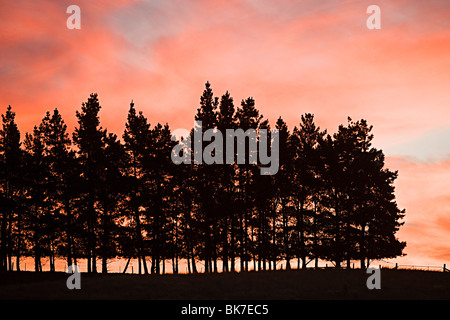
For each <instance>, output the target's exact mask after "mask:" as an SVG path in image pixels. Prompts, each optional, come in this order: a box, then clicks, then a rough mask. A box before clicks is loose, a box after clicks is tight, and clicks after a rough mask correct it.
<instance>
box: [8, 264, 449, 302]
mask: <svg viewBox="0 0 450 320" xmlns="http://www.w3.org/2000/svg"><path fill="white" fill-rule="evenodd" d="M369 276H370V275H369V274H366V273H365V272H364V271H361V270H331V269H330V270H292V271H266V272H245V273H228V274H197V275H159V276H158V275H130V274H125V275H124V274H107V275H102V274H96V275H93V274H85V273H82V274H81V290H69V289H67V287H66V280H67V277H68V275H67V274H65V273H59V272H57V273H50V272H43V273H34V272H6V273H0V299H164V300H169V299H170V300H172V299H177V300H186V299H199V300H209V299H219V300H222V299H227V300H228V299H230V300H239V299H263V300H264V299H274V300H297V299H450V273H448V272H447V273H443V272H431V271H412V270H388V269H384V270H381V289H380V290H369V289H368V288H367V286H366V281H367V278H368V277H369Z"/></svg>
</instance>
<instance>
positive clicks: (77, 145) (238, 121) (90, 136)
mask: <svg viewBox="0 0 450 320" xmlns="http://www.w3.org/2000/svg"><path fill="white" fill-rule="evenodd" d="M100 109H101V107H100V104H99V101H98V96H97V94H95V93H93V94H91V95H90V96H89V98H88V100H87V101H86V102H85V103H83V104H82V106H81V110H80V111H76V114H75V115H76V117H77V119H78V126H77V127H76V128H75V130H74V132H73V134H72V138H73V139H72V141H71V139H70V138H69V133H68V132H67V126H66V125H65V122H64V120H63V119H62V116H61V114H60V113H59V111H58V109H54V110H53V112H52V113H50V112H47V113H46V114H45V116H44V118H43V119H42V121H41V123H40V124H39V125H38V126H35V127H34V129H33V131H32V132H31V133H27V134H26V135H25V139H24V141H23V144H22V143H21V141H20V132H19V129H18V126H17V124H16V122H15V113H14V112H13V111H12V108H11V107H10V106H9V107H8V108H7V109H6V112H5V114H3V115H2V127H1V129H0V205H1V206H0V224H1V225H0V270H1V271H6V270H12V269H13V258H14V257H15V258H16V268H17V270H20V259H21V257H22V256H24V255H26V256H31V257H33V258H34V269H35V271H42V259H43V258H48V259H49V262H50V263H49V265H50V271H55V270H56V263H55V261H56V259H57V258H59V257H64V258H65V260H66V263H67V265H72V264H77V260H78V259H81V258H86V260H87V271H88V272H97V260H98V259H99V258H101V268H102V272H103V273H106V272H108V259H111V258H115V257H120V258H124V259H126V261H127V264H126V266H125V268H124V270H123V272H126V271H127V268H128V266H129V262H130V260H131V259H132V258H137V260H138V273H139V274H142V273H145V274H147V273H149V272H151V273H155V274H161V273H165V272H166V267H165V266H166V261H171V263H172V271H173V272H174V273H178V272H179V262H180V261H181V259H185V260H186V262H187V270H188V272H189V273H197V272H198V266H197V263H198V262H199V261H203V262H204V272H218V271H219V263H220V262H222V272H229V271H231V272H234V271H236V270H237V268H238V267H237V259H239V264H240V265H239V269H240V270H241V271H247V270H250V269H251V266H250V264H251V263H252V262H253V269H255V270H267V269H269V270H271V269H277V264H278V262H279V261H280V260H284V262H283V263H284V265H285V268H286V269H290V268H292V260H293V259H297V265H298V267H299V268H300V267H301V268H306V267H307V265H308V264H309V263H310V262H312V261H314V267H316V268H317V267H319V261H320V260H323V261H331V262H332V263H333V264H334V265H335V267H336V268H342V267H347V268H350V267H351V265H352V262H354V261H359V262H360V265H361V268H365V267H366V266H367V265H368V264H369V263H370V260H373V259H382V258H393V257H397V256H400V255H402V254H403V249H404V248H405V246H406V243H405V242H402V241H400V240H398V239H397V238H396V233H397V231H398V230H399V228H400V227H401V226H402V224H403V222H402V218H403V217H404V215H405V211H404V210H401V209H399V208H398V205H397V203H396V200H395V188H394V182H395V180H396V179H397V177H398V172H397V171H391V170H389V169H388V168H386V167H385V156H384V154H383V152H382V150H378V149H376V148H374V147H373V146H372V141H373V138H374V136H373V133H372V126H370V125H369V124H368V123H367V121H366V120H364V119H362V120H359V121H353V120H352V119H350V118H349V119H348V122H347V124H346V125H340V126H339V127H338V131H337V132H336V133H335V134H333V135H330V134H327V132H326V131H325V130H321V129H320V128H319V127H318V126H317V125H316V124H315V119H314V115H312V114H309V113H306V114H304V115H301V117H300V122H299V124H298V125H297V126H295V127H294V128H293V130H292V131H290V130H289V128H288V126H287V123H286V122H285V121H284V120H283V119H282V118H281V117H280V118H278V120H277V121H276V122H275V124H274V126H273V127H274V128H275V129H277V130H278V133H277V134H278V137H279V147H280V148H279V170H278V172H277V174H275V175H262V174H261V169H262V168H264V165H265V164H264V163H263V162H264V161H261V155H262V154H263V153H262V152H261V149H260V147H261V146H264V148H265V149H267V151H268V152H272V150H271V146H272V144H271V142H270V140H271V138H272V134H273V133H272V132H271V131H270V128H271V126H270V123H269V121H268V120H267V119H264V117H263V116H262V115H261V114H260V112H259V110H258V109H257V108H256V103H255V100H254V99H253V98H251V97H250V98H246V99H243V100H242V101H241V103H240V106H239V107H237V108H236V107H235V105H234V100H233V98H232V96H231V94H230V93H229V92H228V91H227V92H225V93H224V94H223V95H222V96H221V97H220V99H219V97H215V96H214V93H213V90H212V88H211V84H210V83H209V82H207V83H206V84H205V88H204V91H203V94H202V95H201V97H200V105H199V108H198V109H197V112H196V114H195V117H194V119H195V120H196V121H201V126H198V127H194V128H192V129H191V131H190V135H189V136H188V137H184V138H180V137H178V138H177V139H179V141H174V140H176V139H173V137H172V132H171V129H170V127H169V125H168V124H166V125H161V124H160V123H157V124H156V125H155V126H153V127H151V125H150V123H149V121H148V120H147V118H146V117H145V116H144V115H143V113H142V112H137V111H136V109H135V107H134V103H133V102H131V104H130V108H129V111H128V116H127V119H126V124H125V130H124V132H123V135H122V136H121V139H120V138H119V137H118V136H117V135H116V134H114V133H108V132H107V130H106V129H103V128H102V127H101V126H100V118H99V112H100ZM208 129H214V130H216V131H212V132H213V134H212V135H210V136H208V137H207V138H206V139H205V141H202V140H201V141H195V139H194V138H197V137H198V135H199V134H201V135H202V137H203V138H204V134H205V132H207V130H208ZM227 130H228V131H227ZM230 130H231V131H230ZM252 130H255V131H254V132H255V133H261V132H263V131H262V130H267V131H268V132H269V139H267V141H266V143H267V145H263V143H264V141H265V140H263V139H262V138H261V136H260V135H259V136H258V135H257V134H253V131H252ZM208 132H209V133H211V132H210V131H208ZM218 133H222V134H223V135H224V136H222V137H219V135H218ZM232 133H234V136H231V134H232ZM240 134H242V135H241V136H239V135H240ZM242 137H245V138H244V139H242ZM220 138H222V139H220ZM228 138H230V139H233V146H234V147H233V148H234V149H232V148H231V145H228V144H227V143H226V141H227V139H228ZM189 139H190V140H189ZM208 139H210V140H211V141H209V143H207V142H208V141H206V140H208ZM216 139H219V140H217V141H216ZM181 141H183V142H186V143H188V142H191V143H192V144H191V146H192V148H191V149H190V152H191V154H186V159H193V160H194V161H193V163H192V164H190V165H188V164H186V163H184V162H183V163H181V164H175V163H173V162H172V161H171V154H172V152H173V150H174V146H175V145H176V144H177V142H181ZM230 141H231V140H230ZM205 142H206V143H205ZM220 143H223V146H224V147H225V150H224V153H223V154H221V153H219V149H218V147H217V146H219V145H220ZM255 146H259V148H255ZM186 152H188V151H186ZM244 155H245V157H244ZM231 156H232V157H233V158H232V159H233V161H230V159H231ZM205 159H207V160H208V159H209V160H211V159H213V160H214V161H215V163H213V164H209V163H206V162H205V161H204V160H205ZM209 160H208V161H209ZM150 258H151V267H150V270H149V268H148V266H147V259H150Z"/></svg>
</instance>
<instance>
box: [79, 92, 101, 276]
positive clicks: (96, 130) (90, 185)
mask: <svg viewBox="0 0 450 320" xmlns="http://www.w3.org/2000/svg"><path fill="white" fill-rule="evenodd" d="M100 109H101V106H100V104H99V101H98V96H97V94H96V93H93V94H91V95H90V97H89V98H88V100H87V102H85V103H83V104H82V107H81V112H80V111H77V112H76V116H77V118H78V125H79V126H78V127H77V128H75V131H74V133H73V141H74V143H75V144H76V146H77V147H78V154H79V157H80V161H81V165H82V168H83V180H84V181H83V185H84V190H83V195H82V198H83V202H84V209H83V211H84V212H83V216H84V219H85V221H86V225H87V228H86V229H87V230H86V240H87V241H86V249H85V254H86V256H87V263H88V268H87V269H88V272H94V273H96V272H97V264H96V260H97V236H98V235H97V231H98V212H97V209H96V207H97V202H98V200H99V199H98V198H99V192H100V191H99V190H101V188H102V186H101V185H100V183H99V182H100V179H98V178H99V177H101V176H102V172H103V170H104V161H103V150H104V137H105V135H106V131H105V130H103V129H102V127H100V119H99V115H98V113H99V111H100Z"/></svg>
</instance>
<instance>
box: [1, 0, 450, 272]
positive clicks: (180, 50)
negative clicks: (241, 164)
mask: <svg viewBox="0 0 450 320" xmlns="http://www.w3.org/2000/svg"><path fill="white" fill-rule="evenodd" d="M374 3H375V4H377V5H378V6H379V7H380V8H381V26H382V27H381V30H368V29H367V27H366V20H367V17H368V14H367V13H366V9H367V7H368V5H370V4H372V2H367V1H344V0H342V1H331V0H327V1H314V0H306V1H294V0H292V1H291V0H281V1H270V0H231V1H224V0H223V1H221V0H213V1H211V0H192V1H185V0H151V1H139V0H130V1H127V0H121V1H114V4H112V2H111V1H106V0H96V1H92V0H90V1H86V0H80V1H77V3H76V4H77V5H78V6H79V7H80V8H81V29H80V30H69V29H68V28H67V27H66V20H67V18H68V17H69V14H67V13H66V9H67V7H68V6H69V5H71V4H74V3H73V1H66V0H64V1H32V0H19V1H4V0H1V1H0V7H1V10H0V83H1V86H0V108H1V110H0V113H4V111H5V110H6V107H7V106H8V105H11V106H12V108H13V110H14V111H15V112H16V121H17V123H18V125H19V129H20V131H21V135H22V138H23V137H24V136H25V133H26V132H30V131H31V130H32V129H33V126H34V125H38V124H39V122H40V121H41V120H42V118H43V117H44V115H45V112H46V111H47V110H53V109H54V108H56V107H57V108H58V109H59V110H60V112H61V114H62V116H63V118H64V121H65V122H66V124H67V125H68V128H69V131H70V132H72V130H73V129H74V127H75V125H76V117H75V111H76V110H79V109H80V106H81V103H82V102H84V101H86V99H87V98H88V97H89V94H90V93H92V92H96V93H98V96H99V100H100V104H101V106H102V110H101V112H100V116H101V125H102V127H104V128H107V129H108V131H110V132H114V133H116V134H118V135H119V136H121V135H122V133H123V130H124V125H125V122H126V116H127V112H128V110H129V104H130V101H131V100H132V99H133V101H134V103H135V104H136V108H137V110H142V111H143V113H144V114H145V116H146V117H147V118H148V119H149V121H150V122H151V124H152V125H155V124H156V123H158V122H160V123H163V124H165V123H168V124H169V125H170V128H171V129H172V130H175V129H177V128H191V127H192V125H193V122H194V114H195V112H196V109H197V108H198V105H199V98H200V95H201V93H202V90H203V87H204V84H205V82H206V81H209V82H210V83H211V85H212V89H213V91H214V93H215V95H216V96H220V95H222V94H223V93H225V92H226V91H227V90H228V91H229V92H230V94H231V96H232V97H233V98H234V101H235V102H237V103H236V104H238V102H240V101H241V100H242V99H245V98H247V97H249V96H251V97H253V98H254V99H255V101H256V107H257V108H258V109H259V110H260V112H261V113H262V114H263V115H264V117H265V118H268V119H269V120H270V123H271V125H274V123H275V121H276V119H277V118H278V117H279V116H281V117H282V118H283V119H284V120H285V121H286V122H287V124H288V125H289V129H290V130H292V129H293V128H294V126H296V125H298V123H299V121H300V115H301V114H304V113H306V112H309V113H313V114H314V115H315V119H316V121H317V123H318V125H320V127H321V128H322V129H327V130H328V132H329V133H332V132H335V131H336V130H337V127H338V125H339V124H341V123H344V124H345V123H346V122H347V117H348V116H350V117H351V118H352V119H355V120H357V119H361V118H363V119H366V120H367V121H368V123H369V124H371V125H373V126H374V135H375V139H374V146H375V147H377V148H380V149H382V150H383V151H384V152H385V155H386V163H387V167H388V168H389V169H391V170H398V171H399V177H398V179H397V181H396V183H395V185H396V195H397V201H398V205H399V207H400V208H405V209H406V218H405V225H404V226H403V227H401V229H400V231H399V233H398V234H397V236H398V238H399V239H400V240H402V241H406V242H407V246H406V249H405V252H406V254H407V255H406V256H405V257H401V258H397V259H395V260H392V263H395V262H398V263H399V264H414V265H436V266H441V265H443V264H444V263H447V265H448V264H450V142H449V141H450V140H449V138H450V90H449V83H450V27H449V20H450V3H449V2H445V1H440V0H431V1H426V2H425V1H415V0H394V1H392V0H391V1H387V0H377V1H375V2H374Z"/></svg>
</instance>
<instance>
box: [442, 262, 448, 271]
mask: <svg viewBox="0 0 450 320" xmlns="http://www.w3.org/2000/svg"><path fill="white" fill-rule="evenodd" d="M446 270H447V269H446V268H445V263H444V270H442V272H445V271H446Z"/></svg>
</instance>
